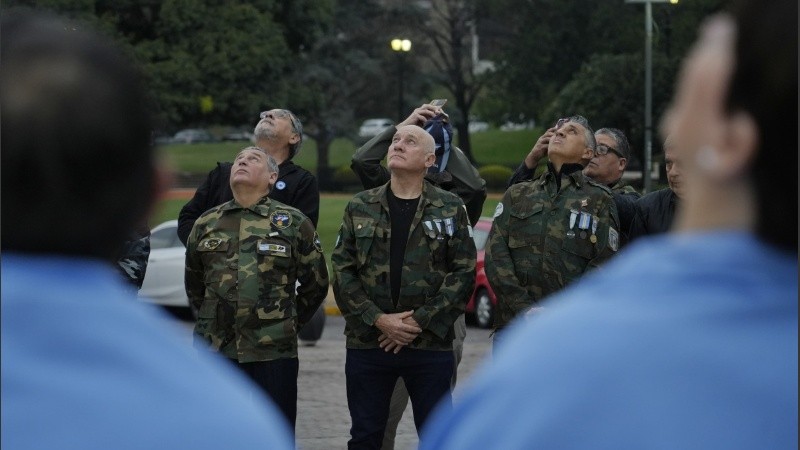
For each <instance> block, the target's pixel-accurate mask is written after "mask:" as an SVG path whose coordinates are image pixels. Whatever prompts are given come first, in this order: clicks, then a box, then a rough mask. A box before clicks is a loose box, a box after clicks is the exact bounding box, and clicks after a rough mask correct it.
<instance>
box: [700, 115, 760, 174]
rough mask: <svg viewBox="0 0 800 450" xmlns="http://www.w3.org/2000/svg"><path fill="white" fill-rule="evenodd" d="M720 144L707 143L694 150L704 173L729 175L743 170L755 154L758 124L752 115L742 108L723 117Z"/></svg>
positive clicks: (745, 169)
mask: <svg viewBox="0 0 800 450" xmlns="http://www.w3.org/2000/svg"><path fill="white" fill-rule="evenodd" d="M720 141H721V142H720V144H719V146H709V147H704V148H702V149H700V150H699V151H698V152H697V165H698V167H700V169H701V170H703V171H704V172H705V173H706V175H707V176H709V177H712V178H718V179H730V178H736V177H738V176H740V175H741V174H742V173H744V172H746V171H747V169H748V167H749V166H750V164H751V163H752V161H753V158H755V154H756V151H757V147H758V127H757V126H756V123H755V120H754V119H753V117H752V116H751V115H750V114H748V113H747V112H744V111H739V112H735V113H733V114H732V115H731V116H729V117H728V118H727V119H726V120H725V125H724V129H723V134H722V139H721V140H720Z"/></svg>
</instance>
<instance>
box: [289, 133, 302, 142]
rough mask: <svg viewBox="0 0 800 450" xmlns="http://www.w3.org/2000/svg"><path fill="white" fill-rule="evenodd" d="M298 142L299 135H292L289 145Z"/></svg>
mask: <svg viewBox="0 0 800 450" xmlns="http://www.w3.org/2000/svg"><path fill="white" fill-rule="evenodd" d="M298 142H300V135H299V134H297V133H292V136H291V137H290V138H289V143H290V144H297V143H298Z"/></svg>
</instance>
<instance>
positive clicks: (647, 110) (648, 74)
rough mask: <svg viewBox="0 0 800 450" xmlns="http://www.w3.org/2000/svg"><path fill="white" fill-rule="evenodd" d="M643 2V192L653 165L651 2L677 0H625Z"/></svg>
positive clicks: (648, 189)
mask: <svg viewBox="0 0 800 450" xmlns="http://www.w3.org/2000/svg"><path fill="white" fill-rule="evenodd" d="M625 3H644V33H645V36H644V165H643V167H642V177H643V179H644V193H648V192H650V188H651V184H652V183H651V181H650V171H651V170H652V167H653V162H652V159H653V9H652V6H651V4H652V3H672V4H673V5H674V4H677V3H678V0H625Z"/></svg>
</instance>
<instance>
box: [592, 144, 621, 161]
mask: <svg viewBox="0 0 800 450" xmlns="http://www.w3.org/2000/svg"><path fill="white" fill-rule="evenodd" d="M608 152H611V153H613V154H615V155H617V156H619V157H620V158H624V156H622V153H620V152H619V151H617V150H616V149H613V148H611V147H609V146H607V145H603V144H600V145H598V146H597V147H595V149H594V154H595V155H597V156H603V155H605V154H607V153H608Z"/></svg>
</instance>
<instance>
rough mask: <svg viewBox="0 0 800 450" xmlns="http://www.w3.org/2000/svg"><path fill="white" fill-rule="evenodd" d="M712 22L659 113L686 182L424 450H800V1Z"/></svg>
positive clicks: (476, 389)
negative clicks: (643, 234)
mask: <svg viewBox="0 0 800 450" xmlns="http://www.w3.org/2000/svg"><path fill="white" fill-rule="evenodd" d="M732 11H733V13H732V15H729V14H723V15H720V16H716V17H714V18H713V19H711V20H710V21H709V22H708V23H706V24H705V26H704V27H703V29H702V32H701V34H700V38H699V41H698V42H697V43H696V45H695V47H694V48H693V50H692V52H691V53H690V55H689V56H688V58H687V60H686V61H685V63H684V68H683V71H682V73H681V77H680V82H679V84H678V89H677V94H676V97H675V98H674V101H673V103H672V106H671V108H670V111H669V113H668V114H667V116H666V117H665V119H664V120H663V121H662V130H661V131H662V134H663V135H669V136H671V137H674V138H675V146H676V150H677V151H678V153H679V154H680V157H681V158H682V161H683V162H684V165H683V168H682V169H683V176H684V178H683V181H684V183H685V184H686V186H685V187H686V189H685V195H684V197H683V198H682V199H681V203H680V205H679V209H678V211H677V214H676V217H675V225H674V227H673V230H672V231H671V233H669V234H663V235H659V236H653V237H647V238H642V239H641V240H639V241H636V242H633V243H631V244H630V246H629V247H628V248H627V249H626V250H625V251H623V252H622V253H621V254H620V255H618V256H617V258H615V259H614V260H612V261H610V262H609V263H608V264H607V265H606V266H605V267H604V269H603V270H602V271H598V272H595V273H593V274H591V275H589V276H587V277H586V278H584V279H582V280H581V281H580V282H578V283H577V284H576V285H575V286H573V287H571V288H568V289H567V290H565V291H563V292H561V293H560V294H558V295H556V296H554V297H553V298H552V299H551V300H550V301H549V302H548V301H547V300H545V302H544V305H543V306H544V308H543V309H542V310H541V311H540V312H539V313H538V314H535V315H533V316H532V317H530V318H528V319H527V320H523V321H520V322H519V323H518V324H517V326H516V327H514V328H513V329H510V330H509V335H508V339H507V340H506V341H504V342H503V345H501V346H500V349H499V351H498V354H497V355H496V357H495V358H494V360H493V361H492V362H491V363H488V364H487V366H485V367H483V368H482V369H481V371H480V372H479V374H478V375H476V377H475V378H473V379H472V380H471V381H472V383H471V386H470V387H469V388H468V389H467V390H466V391H465V392H464V393H463V395H462V396H460V397H456V403H455V406H454V409H452V410H448V408H441V410H440V411H439V412H438V413H437V414H436V415H435V417H434V418H433V419H432V421H431V422H430V423H429V426H428V428H427V429H426V430H425V431H424V432H423V435H422V439H421V446H420V448H421V449H423V450H428V449H437V450H441V449H458V450H469V449H481V450H483V449H486V448H498V449H504V450H508V449H531V448H541V449H556V448H557V449H570V448H580V449H586V448H608V449H640V448H663V449H694V448H696V449H715V448H720V449H722V448H724V449H739V448H742V449H755V448H765V449H766V448H769V449H778V448H780V449H786V448H797V442H798V405H797V394H798V390H797V382H798V379H797V371H798V344H797V321H798V316H797V314H798V311H797V309H798V302H797V293H798V292H797V276H798V272H797V271H798V264H797V213H798V204H797V203H798V202H797V200H798V199H797V172H796V170H797V154H798V140H797V139H798V135H797V123H798V116H797V103H796V102H797V51H798V48H797V2H796V1H794V0H774V1H754V0H749V1H743V2H739V3H738V4H736V5H735V8H734V9H733V10H732Z"/></svg>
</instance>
